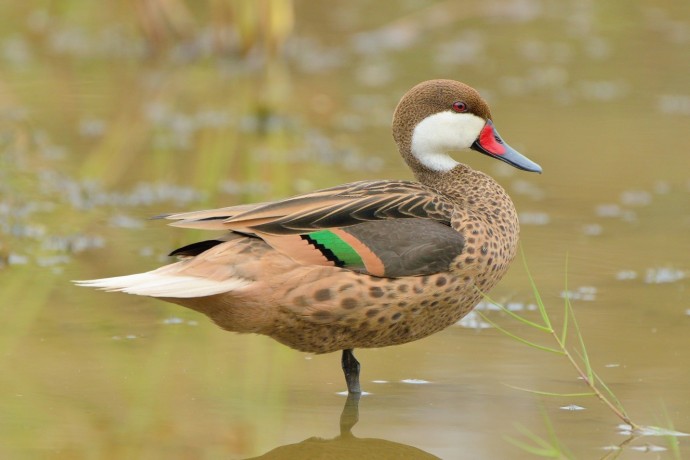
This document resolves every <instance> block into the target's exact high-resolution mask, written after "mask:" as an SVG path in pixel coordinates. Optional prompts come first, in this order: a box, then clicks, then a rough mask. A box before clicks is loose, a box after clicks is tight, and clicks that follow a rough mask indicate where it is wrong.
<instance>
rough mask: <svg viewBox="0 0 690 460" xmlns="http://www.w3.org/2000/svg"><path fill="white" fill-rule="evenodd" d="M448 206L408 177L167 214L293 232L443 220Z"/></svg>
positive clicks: (195, 222)
mask: <svg viewBox="0 0 690 460" xmlns="http://www.w3.org/2000/svg"><path fill="white" fill-rule="evenodd" d="M451 209H452V206H451V204H450V203H448V202H447V201H446V200H445V199H444V198H443V197H442V196H440V195H438V194H436V193H435V192H434V191H433V190H431V189H429V188H427V187H425V186H423V185H421V184H419V183H416V182H409V181H383V180H381V181H361V182H353V183H350V184H345V185H340V186H337V187H332V188H328V189H324V190H319V191H316V192H312V193H308V194H305V195H298V196H296V197H293V198H288V199H285V200H281V201H274V202H269V203H261V204H258V205H241V206H234V207H230V208H223V209H215V210H209V211H200V212H193V213H183V214H172V215H169V216H165V217H166V218H167V219H173V220H177V221H178V222H175V223H174V224H172V225H175V226H179V227H190V228H203V229H213V230H231V231H239V232H243V233H254V234H256V233H259V234H271V235H290V234H292V235H294V234H303V233H307V232H310V231H314V230H318V229H324V228H334V227H348V226H350V225H356V224H358V223H361V222H368V221H375V220H387V219H401V218H424V219H432V220H435V221H438V222H443V223H449V222H450V214H451Z"/></svg>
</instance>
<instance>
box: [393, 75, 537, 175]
mask: <svg viewBox="0 0 690 460" xmlns="http://www.w3.org/2000/svg"><path fill="white" fill-rule="evenodd" d="M393 137H394V139H395V142H396V143H397V144H398V148H399V149H400V152H401V154H402V155H403V157H404V158H405V161H406V162H407V164H408V165H409V166H410V168H412V170H413V171H414V172H415V174H417V173H420V172H423V171H431V172H435V173H444V172H447V171H450V170H452V169H453V168H455V167H456V166H457V165H458V162H457V161H455V160H454V159H452V158H451V157H450V156H449V155H448V154H449V153H450V152H457V151H459V150H464V149H472V150H476V151H478V152H481V153H483V154H485V155H488V156H490V157H492V158H496V159H499V160H501V161H504V162H506V163H508V164H509V165H511V166H514V167H516V168H518V169H523V170H525V171H533V172H538V173H540V172H541V166H539V165H538V164H536V163H535V162H533V161H531V160H530V159H529V158H527V157H525V156H524V155H522V154H520V153H519V152H518V151H517V150H515V149H513V148H512V147H510V146H509V145H508V144H507V143H505V142H504V141H503V139H501V136H499V135H498V132H497V131H496V127H495V126H494V124H493V121H492V118H491V111H490V110H489V106H488V105H487V103H486V101H484V99H482V97H481V96H480V95H479V93H478V92H477V91H476V90H475V89H474V88H472V87H470V86H467V85H465V84H464V83H460V82H458V81H454V80H429V81H425V82H423V83H420V84H418V85H417V86H415V87H414V88H412V89H411V90H409V91H408V92H407V94H405V95H404V96H403V98H402V99H401V100H400V102H399V103H398V107H397V108H396V109H395V115H394V116H393Z"/></svg>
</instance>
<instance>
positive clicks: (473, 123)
mask: <svg viewBox="0 0 690 460" xmlns="http://www.w3.org/2000/svg"><path fill="white" fill-rule="evenodd" d="M485 124H486V120H484V119H483V118H481V117H478V116H476V115H473V114H471V113H455V112H451V111H446V112H439V113H435V114H433V115H430V116H428V117H426V118H425V119H424V120H422V121H421V122H419V124H417V126H415V128H414V131H412V146H411V147H412V154H413V155H414V156H415V157H416V158H417V159H418V160H419V161H420V163H422V164H423V165H424V166H426V167H427V168H429V169H431V170H433V171H438V172H446V171H450V170H451V169H453V168H454V167H455V166H457V165H458V162H457V161H455V160H453V159H452V158H451V157H449V156H448V152H453V151H457V150H462V149H467V148H469V147H470V146H471V145H472V143H473V142H474V141H475V140H476V139H477V137H479V133H480V132H481V130H482V128H483V127H484V125H485Z"/></svg>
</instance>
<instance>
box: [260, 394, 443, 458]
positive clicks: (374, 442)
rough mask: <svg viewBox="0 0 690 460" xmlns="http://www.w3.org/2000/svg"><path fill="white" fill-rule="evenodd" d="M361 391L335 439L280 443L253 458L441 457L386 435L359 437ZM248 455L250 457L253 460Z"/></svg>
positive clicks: (343, 417) (344, 415) (345, 410)
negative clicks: (356, 434) (356, 430)
mask: <svg viewBox="0 0 690 460" xmlns="http://www.w3.org/2000/svg"><path fill="white" fill-rule="evenodd" d="M359 398H360V394H359V393H350V394H349V395H348V397H347V400H346V401H345V406H344V407H343V412H342V414H340V435H339V436H336V437H335V438H333V439H322V438H317V437H312V438H309V439H305V440H304V441H302V442H300V443H297V444H288V445H285V446H280V447H276V448H275V449H273V450H272V451H270V452H267V453H265V454H264V455H261V456H259V457H252V459H292V460H294V459H328V460H331V459H335V460H337V459H364V458H375V459H384V460H385V459H396V460H398V459H401V458H404V459H411V460H422V459H438V458H439V457H436V456H434V455H431V454H430V453H428V452H424V451H423V450H420V449H417V448H416V447H412V446H408V445H406V444H400V443H398V442H393V441H386V440H385V439H373V438H357V437H356V436H355V435H353V434H352V427H354V426H355V424H356V423H357V422H358V421H359ZM252 459H247V460H252Z"/></svg>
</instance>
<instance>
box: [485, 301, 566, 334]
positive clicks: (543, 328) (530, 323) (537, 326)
mask: <svg viewBox="0 0 690 460" xmlns="http://www.w3.org/2000/svg"><path fill="white" fill-rule="evenodd" d="M482 295H483V296H484V298H485V299H486V300H487V301H488V302H489V303H491V305H494V306H496V307H498V308H499V309H500V310H501V311H503V312H504V313H506V314H507V315H508V316H511V317H513V318H515V319H516V320H518V321H520V322H521V323H523V324H526V325H527V326H530V327H533V328H535V329H539V330H540V331H542V332H547V333H549V334H550V333H552V332H553V330H551V329H549V328H548V327H546V326H544V325H542V324H539V323H535V322H534V321H530V320H528V319H527V318H525V317H523V316H520V315H518V314H517V313H515V312H512V311H510V310H508V309H507V308H506V307H505V306H503V305H502V304H500V303H498V302H496V301H495V300H493V299H492V298H491V297H489V296H488V295H486V294H484V293H482Z"/></svg>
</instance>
